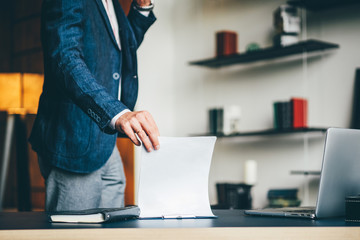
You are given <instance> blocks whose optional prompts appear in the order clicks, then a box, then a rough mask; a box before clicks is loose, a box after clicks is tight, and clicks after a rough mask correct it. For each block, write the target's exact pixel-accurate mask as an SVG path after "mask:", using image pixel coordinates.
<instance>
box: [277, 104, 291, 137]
mask: <svg viewBox="0 0 360 240" xmlns="http://www.w3.org/2000/svg"><path fill="white" fill-rule="evenodd" d="M274 111H275V112H274V127H275V128H276V129H281V130H282V129H291V128H292V123H293V119H292V105H291V103H290V102H275V103H274Z"/></svg>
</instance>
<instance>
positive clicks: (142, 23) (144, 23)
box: [128, 3, 156, 48]
mask: <svg viewBox="0 0 360 240" xmlns="http://www.w3.org/2000/svg"><path fill="white" fill-rule="evenodd" d="M133 4H134V3H133ZM128 20H129V22H130V25H131V28H132V30H133V32H134V35H135V39H136V42H137V48H138V47H139V46H140V44H141V43H142V41H143V40H144V34H145V33H146V31H147V30H148V29H149V27H150V26H151V25H152V24H153V23H154V22H155V21H156V17H155V15H154V13H153V12H152V11H151V12H150V14H149V16H147V17H145V16H144V15H142V14H141V13H139V11H137V10H135V9H134V7H133V6H131V7H130V11H129V14H128Z"/></svg>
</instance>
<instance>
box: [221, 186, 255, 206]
mask: <svg viewBox="0 0 360 240" xmlns="http://www.w3.org/2000/svg"><path fill="white" fill-rule="evenodd" d="M251 187H252V185H248V184H243V183H239V184H232V183H217V184H216V190H217V196H218V205H217V206H216V207H214V208H218V209H251V207H252V197H251Z"/></svg>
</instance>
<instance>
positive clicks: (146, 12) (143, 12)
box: [136, 9, 150, 17]
mask: <svg viewBox="0 0 360 240" xmlns="http://www.w3.org/2000/svg"><path fill="white" fill-rule="evenodd" d="M136 10H137V11H138V12H139V13H141V14H142V15H143V16H145V17H148V16H149V14H150V12H149V11H140V10H138V9H136Z"/></svg>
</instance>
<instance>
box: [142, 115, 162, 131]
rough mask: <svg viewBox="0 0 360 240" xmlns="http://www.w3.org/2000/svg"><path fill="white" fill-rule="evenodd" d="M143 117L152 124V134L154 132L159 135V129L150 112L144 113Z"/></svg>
mask: <svg viewBox="0 0 360 240" xmlns="http://www.w3.org/2000/svg"><path fill="white" fill-rule="evenodd" d="M145 118H146V120H147V121H148V122H149V123H150V125H151V126H153V128H154V134H156V135H157V136H160V133H159V129H158V127H157V125H156V123H155V121H154V118H153V117H152V116H151V114H150V113H148V114H145Z"/></svg>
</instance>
